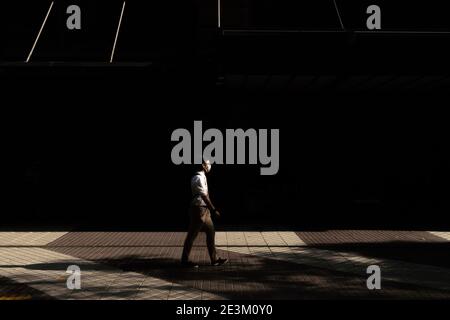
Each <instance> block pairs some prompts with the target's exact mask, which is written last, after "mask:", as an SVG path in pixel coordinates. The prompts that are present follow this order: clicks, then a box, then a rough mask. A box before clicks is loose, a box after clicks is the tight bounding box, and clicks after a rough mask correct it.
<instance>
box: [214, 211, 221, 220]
mask: <svg viewBox="0 0 450 320" xmlns="http://www.w3.org/2000/svg"><path fill="white" fill-rule="evenodd" d="M214 214H215V215H216V217H217V218H220V212H219V211H217V210H214Z"/></svg>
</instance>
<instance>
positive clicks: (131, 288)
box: [0, 247, 220, 300]
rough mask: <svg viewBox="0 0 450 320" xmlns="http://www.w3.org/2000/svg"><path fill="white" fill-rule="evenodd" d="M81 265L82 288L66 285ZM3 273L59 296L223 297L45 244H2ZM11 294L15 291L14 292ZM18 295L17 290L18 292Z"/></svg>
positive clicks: (36, 288)
mask: <svg viewBox="0 0 450 320" xmlns="http://www.w3.org/2000/svg"><path fill="white" fill-rule="evenodd" d="M70 265H77V266H79V267H80V269H81V275H82V283H81V284H82V290H69V289H67V286H66V280H67V277H68V274H67V273H66V270H67V267H68V266H70ZM0 276H1V277H4V278H7V279H9V280H12V281H15V282H17V283H20V284H26V285H27V286H29V287H31V288H32V289H35V290H39V291H40V292H43V293H45V294H47V295H49V296H51V297H53V298H56V299H116V300H119V299H183V300H190V299H196V300H201V299H219V298H220V297H218V296H215V295H212V294H210V293H207V292H202V291H199V290H195V289H193V288H189V287H185V286H183V285H180V284H177V283H173V282H169V281H164V280H161V279H157V278H153V277H149V276H145V275H143V274H140V273H135V272H124V271H123V270H120V269H117V268H114V267H111V266H107V265H103V264H99V263H96V262H91V261H86V260H83V259H79V258H75V257H72V256H68V255H64V254H61V253H58V252H55V251H50V250H47V249H43V248H36V247H35V248H1V249H0ZM10 294H11V293H10ZM14 295H16V293H14Z"/></svg>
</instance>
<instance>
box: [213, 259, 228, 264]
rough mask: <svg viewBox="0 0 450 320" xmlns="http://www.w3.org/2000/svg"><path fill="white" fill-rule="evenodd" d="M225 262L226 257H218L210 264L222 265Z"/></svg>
mask: <svg viewBox="0 0 450 320" xmlns="http://www.w3.org/2000/svg"><path fill="white" fill-rule="evenodd" d="M227 262H228V259H224V258H219V259H217V260H216V261H215V262H213V263H211V265H213V266H221V265H223V264H225V263H227Z"/></svg>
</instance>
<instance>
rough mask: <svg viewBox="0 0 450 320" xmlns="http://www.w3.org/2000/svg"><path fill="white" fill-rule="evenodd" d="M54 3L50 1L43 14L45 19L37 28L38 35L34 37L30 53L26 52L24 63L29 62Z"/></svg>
mask: <svg viewBox="0 0 450 320" xmlns="http://www.w3.org/2000/svg"><path fill="white" fill-rule="evenodd" d="M54 3H55V2H54V1H52V3H51V4H50V8H48V11H47V15H46V16H45V19H44V22H43V23H42V26H41V29H40V30H39V33H38V35H37V37H36V40H34V44H33V47H32V48H31V51H30V53H29V54H28V57H27V60H26V61H25V62H26V63H28V62H30V59H31V56H32V55H33V51H34V48H35V47H36V45H37V43H38V41H39V38H40V36H41V33H42V30H44V27H45V24H46V22H47V19H48V16H49V15H50V12H51V11H52V8H53V4H54Z"/></svg>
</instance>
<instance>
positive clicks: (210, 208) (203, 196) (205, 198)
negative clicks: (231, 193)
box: [201, 194, 220, 217]
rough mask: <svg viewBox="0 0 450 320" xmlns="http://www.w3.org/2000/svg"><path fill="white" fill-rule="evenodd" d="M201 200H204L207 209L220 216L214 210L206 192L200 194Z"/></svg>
mask: <svg viewBox="0 0 450 320" xmlns="http://www.w3.org/2000/svg"><path fill="white" fill-rule="evenodd" d="M201 197H202V199H203V201H205V203H206V205H207V206H208V208H209V210H211V211H212V212H213V213H215V214H216V215H217V216H218V217H220V213H219V211H217V210H216V207H214V205H213V204H212V202H211V199H209V196H208V195H206V194H202V195H201Z"/></svg>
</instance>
